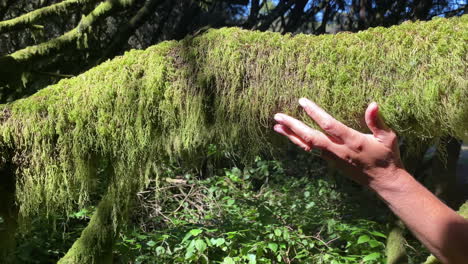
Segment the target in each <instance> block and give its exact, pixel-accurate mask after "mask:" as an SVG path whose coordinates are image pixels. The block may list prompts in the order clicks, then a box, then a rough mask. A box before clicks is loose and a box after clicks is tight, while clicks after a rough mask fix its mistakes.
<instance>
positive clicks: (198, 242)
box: [195, 239, 206, 252]
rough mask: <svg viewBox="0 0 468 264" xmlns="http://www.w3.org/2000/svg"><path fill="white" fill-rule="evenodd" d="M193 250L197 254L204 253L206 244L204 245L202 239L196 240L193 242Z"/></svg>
mask: <svg viewBox="0 0 468 264" xmlns="http://www.w3.org/2000/svg"><path fill="white" fill-rule="evenodd" d="M195 248H196V249H197V250H198V251H199V252H203V251H205V249H206V243H205V241H203V240H202V239H197V240H195Z"/></svg>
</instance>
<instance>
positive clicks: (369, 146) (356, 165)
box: [274, 98, 468, 264]
mask: <svg viewBox="0 0 468 264" xmlns="http://www.w3.org/2000/svg"><path fill="white" fill-rule="evenodd" d="M299 104H300V105H301V106H302V107H303V109H304V110H305V111H306V112H307V114H308V115H309V116H310V117H311V118H312V119H313V120H314V121H315V122H316V123H317V124H318V125H319V127H321V128H322V129H323V132H321V131H318V130H315V129H312V128H310V127H309V126H307V125H305V124H304V123H303V122H301V121H299V120H297V119H295V118H293V117H290V116H288V115H286V114H282V113H278V114H276V115H275V120H276V122H277V124H276V125H275V126H274V130H275V131H276V132H278V133H280V134H282V135H284V136H286V137H287V138H289V140H291V141H292V142H293V143H294V144H296V145H298V146H299V147H301V148H302V149H304V150H305V151H310V150H312V149H313V148H318V149H321V150H322V157H323V158H324V159H327V160H329V161H331V162H332V163H334V164H335V165H336V166H337V167H338V168H339V169H341V170H342V171H343V172H344V173H345V174H346V175H348V176H349V177H350V178H351V179H353V180H354V181H356V182H358V183H360V184H362V185H363V186H366V187H369V188H370V189H372V190H373V191H375V192H376V193H377V195H378V196H379V197H380V198H381V199H382V200H383V201H384V202H386V203H387V205H388V206H389V208H390V209H391V210H392V211H393V212H394V213H395V214H396V215H397V216H398V217H399V218H400V219H401V220H402V221H403V222H404V223H405V224H406V226H407V227H408V228H409V229H410V230H411V231H412V232H413V234H414V235H415V236H416V237H417V238H418V239H419V240H420V241H421V242H422V243H423V244H424V245H425V246H426V247H427V248H428V249H429V251H431V253H432V254H434V255H435V256H436V257H437V258H438V259H439V260H440V261H441V262H443V263H455V264H458V263H460V264H461V263H468V221H467V220H465V219H464V218H463V217H461V216H459V215H458V214H457V213H456V212H455V211H453V210H452V209H450V208H449V207H448V206H446V205H445V204H444V203H442V202H441V201H440V200H439V199H438V198H437V197H435V196H434V195H433V194H432V193H431V192H430V191H429V190H427V189H426V188H425V187H424V186H422V185H421V184H420V183H419V182H418V181H416V180H415V179H414V178H413V177H412V176H411V175H410V174H409V173H408V172H407V171H406V170H405V169H404V166H403V164H402V162H401V159H400V152H399V148H398V140H397V136H396V134H395V132H393V131H392V130H391V129H390V128H388V127H387V126H386V125H385V123H384V121H383V120H382V118H381V117H380V115H379V109H378V105H377V103H375V102H373V103H371V104H370V105H369V106H368V108H367V110H366V113H365V121H366V124H367V126H368V128H369V129H370V131H371V132H372V134H363V133H360V132H358V131H356V130H354V129H352V128H349V127H347V126H346V125H344V124H342V123H341V122H339V121H337V120H335V119H334V118H333V117H332V116H330V115H329V114H327V113H326V112H325V111H324V110H323V109H321V108H320V107H319V106H317V105H316V104H315V103H313V102H311V101H310V100H308V99H306V98H301V99H300V100H299Z"/></svg>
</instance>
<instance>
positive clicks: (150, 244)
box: [146, 240, 156, 247]
mask: <svg viewBox="0 0 468 264" xmlns="http://www.w3.org/2000/svg"><path fill="white" fill-rule="evenodd" d="M146 245H148V246H149V247H154V246H156V242H154V241H153V240H150V241H148V242H147V243H146Z"/></svg>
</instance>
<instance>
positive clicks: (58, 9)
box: [0, 0, 99, 34]
mask: <svg viewBox="0 0 468 264" xmlns="http://www.w3.org/2000/svg"><path fill="white" fill-rule="evenodd" d="M94 2H99V1H98V0H67V1H63V2H60V3H57V4H54V5H51V6H47V7H43V8H39V9H37V10H34V11H31V12H29V13H26V14H24V15H22V16H19V17H16V18H13V19H10V20H6V21H2V22H0V34H2V33H6V32H9V31H13V30H19V29H23V28H25V27H28V26H31V25H32V24H34V23H35V22H37V21H38V20H41V19H43V18H45V17H48V16H52V15H66V14H68V13H70V12H71V11H72V10H74V9H76V8H78V7H80V6H83V5H86V4H91V3H94Z"/></svg>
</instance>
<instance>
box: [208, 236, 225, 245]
mask: <svg viewBox="0 0 468 264" xmlns="http://www.w3.org/2000/svg"><path fill="white" fill-rule="evenodd" d="M210 241H211V243H212V244H213V245H215V246H217V247H220V246H222V245H223V244H224V243H225V242H226V240H224V238H222V237H220V238H211V239H210Z"/></svg>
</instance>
